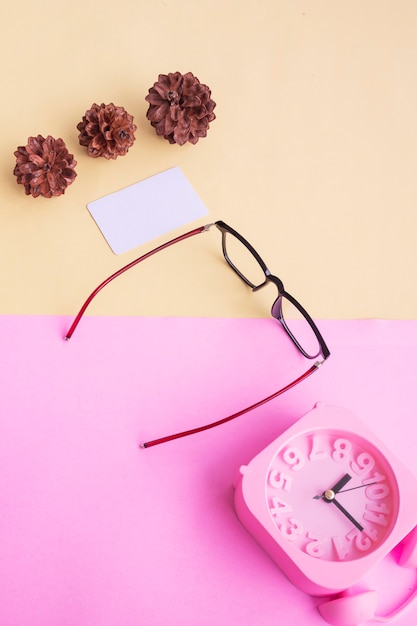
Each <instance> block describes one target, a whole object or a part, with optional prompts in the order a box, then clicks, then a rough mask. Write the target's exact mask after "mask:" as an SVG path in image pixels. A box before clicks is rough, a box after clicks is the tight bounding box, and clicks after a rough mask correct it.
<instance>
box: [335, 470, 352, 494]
mask: <svg viewBox="0 0 417 626" xmlns="http://www.w3.org/2000/svg"><path fill="white" fill-rule="evenodd" d="M350 480H352V476H349V474H345V475H344V476H343V478H341V479H340V480H338V481H337V483H336V484H335V485H334V487H332V488H331V489H330V491H333V493H339V491H340V490H341V489H343V487H344V486H345V485H346V483H348V482H349V481H350Z"/></svg>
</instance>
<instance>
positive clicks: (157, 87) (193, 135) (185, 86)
mask: <svg viewBox="0 0 417 626" xmlns="http://www.w3.org/2000/svg"><path fill="white" fill-rule="evenodd" d="M145 100H146V101H147V102H149V109H148V111H147V113H146V117H147V118H148V120H149V121H150V123H151V125H152V126H153V127H154V128H155V130H156V133H157V135H162V136H163V137H165V139H168V141H169V143H178V144H179V145H180V146H182V145H183V144H184V143H186V142H187V141H189V142H190V143H193V144H196V143H197V141H198V140H199V139H200V137H205V136H206V135H207V130H208V128H209V122H211V121H213V120H214V119H215V118H216V116H215V114H214V113H213V109H214V107H215V106H216V103H215V102H214V100H212V99H211V91H210V89H209V88H208V87H207V85H203V84H201V83H200V81H199V80H198V78H197V77H196V76H194V75H193V74H192V73H191V72H187V74H181V73H180V72H175V74H168V75H166V74H159V76H158V82H156V83H155V84H154V86H153V87H151V88H150V89H149V94H148V95H147V96H146V98H145Z"/></svg>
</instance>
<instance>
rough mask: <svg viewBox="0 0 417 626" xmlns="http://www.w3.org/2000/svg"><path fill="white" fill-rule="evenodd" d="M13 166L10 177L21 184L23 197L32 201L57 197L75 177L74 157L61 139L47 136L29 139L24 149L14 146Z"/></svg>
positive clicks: (75, 162) (75, 163)
mask: <svg viewBox="0 0 417 626" xmlns="http://www.w3.org/2000/svg"><path fill="white" fill-rule="evenodd" d="M14 155H15V157H16V165H15V168H14V171H13V174H14V175H15V176H17V182H18V183H20V184H22V185H24V187H25V193H26V195H30V194H31V195H32V196H33V197H34V198H37V197H38V196H44V197H45V198H51V197H52V196H60V195H61V194H63V193H64V192H65V189H66V188H67V187H68V185H70V184H71V183H72V182H73V181H74V179H75V177H76V176H77V174H76V172H75V169H74V168H75V166H76V165H77V161H75V159H74V156H73V155H72V154H70V153H69V152H68V150H67V148H66V145H65V143H64V141H63V140H62V139H54V138H53V137H51V136H50V135H48V136H47V137H46V139H44V138H43V137H42V135H38V136H37V137H29V138H28V143H27V146H18V148H17V150H16V151H15V153H14Z"/></svg>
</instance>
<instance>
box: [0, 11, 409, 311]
mask: <svg viewBox="0 0 417 626" xmlns="http://www.w3.org/2000/svg"><path fill="white" fill-rule="evenodd" d="M0 18H1V22H0V23H1V28H2V37H1V38H0V46H1V48H0V55H1V66H2V73H1V77H2V100H1V102H2V115H1V143H0V150H1V164H2V167H1V170H0V177H1V178H0V190H1V191H0V193H1V202H0V255H1V260H0V303H1V304H0V312H1V313H7V314H26V313H28V314H65V315H72V314H75V313H76V312H77V310H78V308H79V306H80V305H81V304H82V302H83V300H84V299H85V297H86V296H87V295H88V294H89V293H90V291H92V289H93V288H94V287H95V286H96V285H97V284H98V283H99V282H101V280H102V279H104V278H106V277H107V276H108V275H109V274H110V273H112V272H113V271H115V270H116V269H118V268H119V267H121V266H122V265H124V264H126V263H128V262H129V261H131V260H132V259H134V258H135V257H137V256H139V255H140V254H142V253H144V252H146V251H147V250H149V249H150V248H152V247H153V246H154V245H156V244H159V243H161V241H162V240H164V239H165V238H163V239H161V240H158V241H155V242H152V243H150V244H149V245H146V246H141V247H140V248H138V249H135V250H132V251H131V252H128V253H126V254H123V255H120V256H116V255H114V254H113V253H112V252H111V250H110V248H109V246H108V245H107V243H106V241H105V240H104V238H103V237H102V235H101V233H100V232H99V230H98V229H97V226H96V225H95V223H94V222H93V220H92V219H91V217H90V215H89V213H88V211H87V209H86V204H87V202H89V201H91V200H95V199H97V198H99V197H101V196H103V195H106V194H107V193H110V192H113V191H116V190H118V189H121V188H123V187H125V186H127V185H130V184H132V183H135V182H138V181H140V180H142V179H143V178H146V177H148V176H150V175H152V174H155V173H157V172H160V171H163V170H165V169H167V168H169V167H172V166H175V165H176V166H179V167H180V168H181V169H182V171H183V172H184V174H185V175H186V176H187V178H188V180H189V181H190V183H191V184H192V185H193V187H194V188H195V190H196V191H197V192H198V194H199V195H200V197H201V198H202V200H203V201H204V203H205V204H206V206H207V208H208V210H209V217H208V219H207V220H201V221H200V222H197V223H194V224H193V225H192V226H195V225H199V224H200V223H204V222H205V221H214V220H216V219H223V220H224V221H226V222H228V223H230V225H232V226H234V227H235V228H236V229H237V230H239V231H240V232H241V233H242V234H243V235H245V236H246V237H247V238H248V239H249V241H251V243H253V245H254V246H255V247H256V248H257V250H258V251H259V252H260V254H261V255H262V256H263V258H264V259H265V261H266V263H267V264H268V266H269V267H270V269H271V271H272V272H273V273H276V274H277V275H278V276H279V277H280V278H281V279H282V280H283V281H284V284H285V286H286V288H287V289H288V291H289V292H290V293H292V294H293V295H294V296H295V297H296V298H297V299H299V300H300V301H301V302H302V303H303V304H304V305H305V307H306V308H307V309H308V310H309V311H310V312H311V314H312V315H313V316H314V317H316V318H362V317H380V318H403V319H405V318H412V319H415V318H417V296H416V282H417V281H416V267H417V245H416V232H417V210H416V207H417V192H416V171H417V36H416V35H417V2H415V1H414V0H396V1H395V2H393V1H392V0H349V1H348V0H346V1H344V2H343V1H341V0H326V1H325V0H309V1H307V0H304V1H301V0H288V1H283V0H240V1H236V0H210V2H209V1H208V0H199V1H198V2H196V1H195V0H175V1H174V0H152V1H149V2H144V1H143V0H136V1H134V0H118V1H117V2H110V1H108V0H101V1H100V2H98V1H97V0H88V1H86V0H73V1H72V2H63V1H61V0H42V1H41V2H33V0H23V1H21V2H12V1H11V0H4V1H3V2H2V4H1V8H0ZM175 71H181V72H187V71H192V72H193V73H194V74H195V75H196V76H198V78H199V79H200V80H201V82H203V83H206V84H207V85H209V86H210V88H211V90H212V97H213V99H214V100H215V101H216V102H217V107H216V109H215V113H216V116H217V119H216V120H215V121H214V122H213V123H212V124H211V127H210V130H209V133H208V136H207V138H205V139H202V140H200V141H199V143H198V144H197V145H195V146H192V145H191V144H189V145H185V146H183V147H179V146H175V145H170V144H169V143H168V142H167V141H165V140H163V139H162V138H159V137H157V136H156V134H155V131H154V130H153V128H152V127H151V126H150V124H149V122H148V121H147V120H146V118H145V114H146V110H147V103H146V102H145V100H144V98H145V96H146V94H147V92H148V88H149V87H151V86H152V85H153V83H154V82H155V80H156V79H157V76H158V74H159V73H168V72H175ZM93 102H97V103H102V102H104V103H109V102H114V103H115V104H116V105H119V106H124V107H125V108H126V109H127V111H128V112H129V113H131V114H132V115H133V116H134V118H135V122H136V124H137V126H138V130H137V132H136V142H135V144H134V146H133V147H132V148H131V150H130V151H129V153H128V154H127V155H126V156H125V157H120V158H118V159H117V160H116V161H110V162H108V161H106V160H104V159H91V158H89V157H88V156H87V154H86V151H85V149H84V148H82V147H81V146H79V144H78V138H77V137H78V131H77V130H76V125H77V123H78V122H79V121H80V120H81V118H82V116H83V114H84V113H85V111H86V109H88V108H90V106H91V104H92V103H93ZM37 134H43V135H44V136H46V135H48V134H51V135H53V136H54V137H62V138H63V139H64V140H65V142H66V144H67V147H68V149H69V151H70V152H72V153H73V154H74V156H75V158H76V160H77V162H78V166H77V173H78V176H77V178H76V180H75V182H74V183H73V185H71V186H70V187H69V188H68V189H67V191H66V193H65V195H64V196H61V197H59V198H54V199H51V200H46V199H43V198H37V199H33V198H32V197H30V196H25V194H24V190H23V187H22V186H21V185H17V183H16V179H15V177H14V176H13V173H12V172H13V168H14V163H15V157H14V155H13V152H14V150H15V149H16V147H17V146H18V145H24V144H25V143H26V141H27V137H28V136H29V135H37ZM149 211H152V206H149ZM190 227H191V226H190ZM183 230H184V229H181V232H182V231H183ZM173 234H178V233H177V232H175V233H173ZM273 295H274V294H272V293H271V292H268V293H265V294H259V295H256V296H255V295H253V296H252V295H250V294H248V293H247V290H245V289H244V288H243V287H242V285H241V284H240V283H239V281H237V280H236V278H235V277H234V276H233V275H232V273H231V272H230V271H228V270H227V269H226V268H225V266H224V265H223V263H222V261H221V258H220V236H219V234H218V233H217V232H214V231H213V232H209V233H207V234H204V235H199V236H198V237H196V238H193V239H191V240H188V241H187V242H184V243H181V244H179V245H178V246H176V247H175V248H171V249H169V250H167V251H166V252H164V253H162V254H161V255H158V256H156V257H153V258H152V260H149V261H147V262H146V264H143V265H142V266H139V267H137V268H136V269H134V270H132V271H131V272H130V273H129V274H128V275H126V276H124V277H123V278H122V279H119V281H118V282H116V283H114V284H113V285H112V286H111V287H108V288H107V290H105V291H103V292H102V294H101V295H100V296H99V297H98V298H97V300H96V302H95V303H94V305H93V306H92V307H91V309H90V310H89V312H90V313H92V314H93V313H94V314H120V315H126V314H134V315H207V316H216V315H225V316H229V315H242V316H252V315H254V316H258V315H267V314H268V312H269V306H270V304H271V302H272V297H273Z"/></svg>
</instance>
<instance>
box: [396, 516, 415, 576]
mask: <svg viewBox="0 0 417 626" xmlns="http://www.w3.org/2000/svg"><path fill="white" fill-rule="evenodd" d="M398 563H399V564H400V565H402V567H416V568H417V526H416V527H415V528H414V530H412V531H411V533H409V534H408V535H407V537H406V538H405V539H404V541H403V549H402V552H401V556H400V558H399V561H398Z"/></svg>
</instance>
